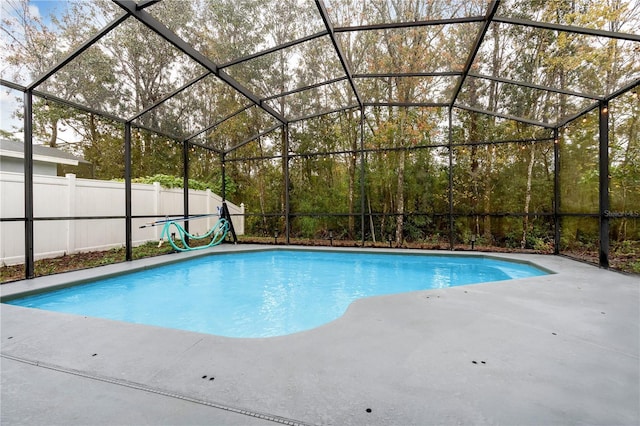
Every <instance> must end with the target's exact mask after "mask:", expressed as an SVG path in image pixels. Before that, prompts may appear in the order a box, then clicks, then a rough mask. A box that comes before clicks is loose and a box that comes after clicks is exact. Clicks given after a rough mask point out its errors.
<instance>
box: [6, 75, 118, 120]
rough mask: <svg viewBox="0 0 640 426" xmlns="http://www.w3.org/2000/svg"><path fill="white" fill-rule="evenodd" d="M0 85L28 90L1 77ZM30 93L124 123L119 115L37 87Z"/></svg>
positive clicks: (23, 90)
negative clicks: (69, 99)
mask: <svg viewBox="0 0 640 426" xmlns="http://www.w3.org/2000/svg"><path fill="white" fill-rule="evenodd" d="M0 86H5V87H8V88H10V89H13V90H19V91H21V92H23V93H24V92H26V91H27V90H28V89H27V88H26V87H25V86H21V85H20V84H17V83H12V82H10V81H7V80H2V79H0ZM32 93H33V94H34V96H37V97H39V98H42V99H44V100H48V101H53V102H57V103H59V104H62V105H66V106H69V107H71V108H75V109H77V110H79V111H83V112H86V113H89V114H95V115H99V116H101V117H104V118H107V119H109V120H112V121H115V122H117V123H125V120H124V119H123V118H122V117H119V116H116V115H112V114H109V113H107V112H104V111H99V110H97V109H94V108H89V107H87V106H84V105H81V104H79V103H77V102H73V101H68V100H66V99H63V98H60V97H58V96H55V95H51V94H49V93H46V92H43V91H41V90H37V89H36V90H32Z"/></svg>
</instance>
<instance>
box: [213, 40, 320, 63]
mask: <svg viewBox="0 0 640 426" xmlns="http://www.w3.org/2000/svg"><path fill="white" fill-rule="evenodd" d="M327 34H329V33H328V32H327V31H326V30H325V31H320V32H317V33H315V34H311V35H308V36H306V37H303V38H299V39H297V40H293V41H290V42H287V43H282V44H279V45H278V46H275V47H272V48H269V49H265V50H262V51H260V52H257V53H253V54H251V55H247V56H243V57H241V58H237V59H234V60H232V61H229V62H225V63H223V64H220V65H218V68H220V69H223V68H228V67H230V66H233V65H237V64H240V63H242V62H247V61H250V60H252V59H256V58H260V57H261V56H265V55H268V54H270V53H274V52H277V51H279V50H283V49H287V48H289V47H293V46H297V45H298V44H302V43H305V42H307V41H311V40H315V39H317V38H320V37H322V36H326V35H327Z"/></svg>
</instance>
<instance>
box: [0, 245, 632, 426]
mask: <svg viewBox="0 0 640 426" xmlns="http://www.w3.org/2000/svg"><path fill="white" fill-rule="evenodd" d="M242 248H244V247H241V246H238V247H236V246H230V245H229V246H222V247H220V248H218V249H217V250H220V251H221V252H229V251H234V250H239V249H242ZM269 248H270V247H269V246H256V249H258V250H264V249H269ZM278 248H283V249H288V248H289V247H285V246H282V247H278ZM322 249H323V250H335V248H329V247H327V248H322ZM355 250H361V249H355ZM373 251H374V252H376V253H379V252H382V251H381V249H373ZM203 252H206V251H203ZM395 252H396V253H399V254H405V253H410V251H408V250H404V249H403V250H396V251H395ZM418 252H419V253H425V252H424V251H420V250H419V251H418ZM427 253H429V252H427ZM202 254H206V253H202ZM434 254H439V255H442V254H444V253H442V252H439V251H436V252H434ZM456 254H457V255H460V254H462V255H465V256H467V255H469V254H471V253H468V252H464V253H455V252H454V253H452V255H456ZM472 255H475V256H486V255H489V256H491V257H497V258H508V259H511V260H513V259H520V260H524V261H531V262H533V263H535V264H536V265H538V266H543V267H545V268H547V269H550V270H552V271H555V272H556V273H555V274H551V275H544V276H541V277H534V278H523V279H517V280H509V281H500V282H494V283H484V284H478V285H470V286H460V287H451V288H446V289H437V290H423V291H416V292H410V293H403V294H396V295H388V296H374V297H370V298H366V299H360V300H358V301H356V302H353V303H352V304H351V305H350V306H349V308H348V310H347V312H346V313H345V315H343V316H342V317H340V318H339V319H337V320H335V321H333V322H331V323H328V324H326V325H324V326H321V327H318V328H316V329H313V330H308V331H304V332H300V333H294V334H291V335H287V336H279V337H272V338H245V339H243V338H227V337H221V336H215V335H208V334H201V333H193V332H186V331H180V330H173V329H165V328H161V327H153V326H144V325H138V324H128V323H122V322H119V321H109V320H102V319H97V318H87V317H82V316H77V315H70V314H60V313H56V312H49V311H42V310H38V309H29V308H23V307H18V306H11V305H6V304H2V305H0V309H1V311H0V312H1V315H0V321H1V328H0V331H1V338H0V343H1V353H0V356H1V361H2V364H1V366H0V367H1V369H0V374H1V375H2V388H1V392H2V410H1V411H0V415H1V416H2V418H1V419H0V420H1V422H2V423H6V424H29V425H34V424H36V425H37V424H43V425H44V424H104V425H107V424H134V423H135V424H185V425H187V424H194V425H196V424H228V425H254V424H256V425H268V424H274V423H277V424H300V425H302V424H339V425H389V424H398V425H424V424H522V425H539V424H619V425H637V424H639V423H640V321H639V320H638V319H639V318H640V282H639V280H638V277H637V276H629V275H625V274H620V273H616V272H612V271H608V270H604V269H600V268H597V267H594V266H591V265H586V264H584V263H581V262H576V261H573V260H571V259H567V258H564V257H560V256H549V255H524V254H515V255H514V254H493V253H491V254H487V253H478V254H475V253H473V254H472ZM185 257H186V256H174V258H176V259H177V258H185ZM152 260H154V259H152ZM156 260H159V259H156ZM137 262H138V264H137V266H139V265H142V267H147V266H149V264H153V263H155V260H154V262H148V261H144V262H139V261H137ZM116 266H119V267H120V268H124V269H126V268H130V267H131V266H130V265H127V264H124V265H122V264H120V265H116ZM117 269H119V268H109V269H108V272H109V273H112V272H115V270H117ZM92 273H95V270H94V269H91V270H85V271H78V274H74V275H73V276H74V277H76V278H78V279H84V278H86V276H91V274H92ZM85 274H86V275H85ZM54 277H55V279H50V280H40V279H37V280H39V281H45V282H46V281H48V282H50V283H51V282H52V281H54V282H55V281H57V282H58V283H59V282H60V280H61V279H62V278H64V277H61V276H54ZM67 278H68V276H67ZM22 284H29V283H22ZM44 284H45V283H39V284H38V285H44ZM6 285H11V284H4V285H3V286H2V287H4V286H6ZM14 287H18V286H14ZM27 289H28V290H29V289H30V290H33V288H29V287H28V288H27ZM214 376H215V380H210V379H213V378H214ZM203 377H206V379H204V378H203ZM62 390H64V391H62Z"/></svg>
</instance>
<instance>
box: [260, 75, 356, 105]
mask: <svg viewBox="0 0 640 426" xmlns="http://www.w3.org/2000/svg"><path fill="white" fill-rule="evenodd" d="M347 78H348V77H347V76H346V75H344V76H342V77H338V78H333V79H331V80H325V81H322V82H320V83H316V84H310V85H308V86H302V87H298V88H297V89H293V90H289V91H287V92H282V93H278V94H277V95H272V96H267V97H266V98H262V99H261V101H262V102H265V101H271V100H273V99H278V98H282V97H284V96H289V95H293V94H295V93H300V92H304V91H305V90H310V89H316V88H318V87H322V86H327V85H329V84H333V83H339V82H341V81H344V80H347Z"/></svg>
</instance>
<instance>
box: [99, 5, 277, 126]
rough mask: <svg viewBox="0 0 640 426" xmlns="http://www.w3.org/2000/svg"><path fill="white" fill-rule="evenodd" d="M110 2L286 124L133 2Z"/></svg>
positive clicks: (207, 59)
mask: <svg viewBox="0 0 640 426" xmlns="http://www.w3.org/2000/svg"><path fill="white" fill-rule="evenodd" d="M112 1H113V2H115V3H116V4H117V5H118V6H120V7H122V8H123V9H125V10H126V11H128V12H129V13H130V14H131V15H133V16H134V17H135V18H136V19H137V20H138V21H140V22H141V23H142V24H144V25H145V26H146V27H148V28H149V29H150V30H152V31H154V32H155V33H156V34H158V35H159V36H160V37H162V38H163V39H165V40H166V41H167V42H169V43H171V44H172V45H173V46H175V47H176V48H177V49H178V50H180V51H181V52H183V53H184V54H186V55H187V56H189V57H190V58H191V59H193V60H194V61H196V62H197V63H199V64H200V65H202V66H203V67H205V68H206V69H208V70H209V71H211V72H212V73H214V74H215V75H217V76H218V77H219V78H220V79H221V80H223V81H224V82H225V83H227V84H228V85H230V86H231V87H233V88H234V89H235V90H236V91H237V92H239V93H240V94H242V95H243V96H245V97H246V98H247V99H249V100H250V101H251V102H253V103H254V104H256V105H257V106H259V107H260V108H262V109H263V110H264V111H266V112H267V113H268V114H270V115H271V116H273V117H274V118H275V119H276V120H278V121H280V122H281V123H286V122H287V120H286V118H285V117H284V116H283V115H282V114H280V113H279V112H277V111H276V110H274V109H273V108H271V107H269V106H268V105H262V103H261V102H260V99H258V97H257V96H256V95H255V94H254V93H252V92H251V91H249V89H247V88H246V87H244V86H243V85H241V84H240V83H239V82H237V81H236V80H235V79H234V78H232V77H231V76H230V75H229V74H227V73H225V72H224V71H223V70H221V69H219V67H218V66H217V65H216V64H215V63H214V62H213V61H211V60H210V59H209V58H207V57H206V56H204V55H203V54H202V53H200V52H198V51H197V50H196V49H195V48H194V47H193V46H192V45H190V44H189V43H187V42H186V41H184V40H183V39H182V38H180V37H179V36H178V35H177V34H176V33H174V32H173V31H171V30H170V29H169V28H167V26H166V25H164V24H163V23H161V22H160V21H158V20H157V19H156V18H154V17H153V16H151V15H150V14H149V13H147V12H145V11H144V10H137V9H136V2H135V1H133V0H112Z"/></svg>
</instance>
